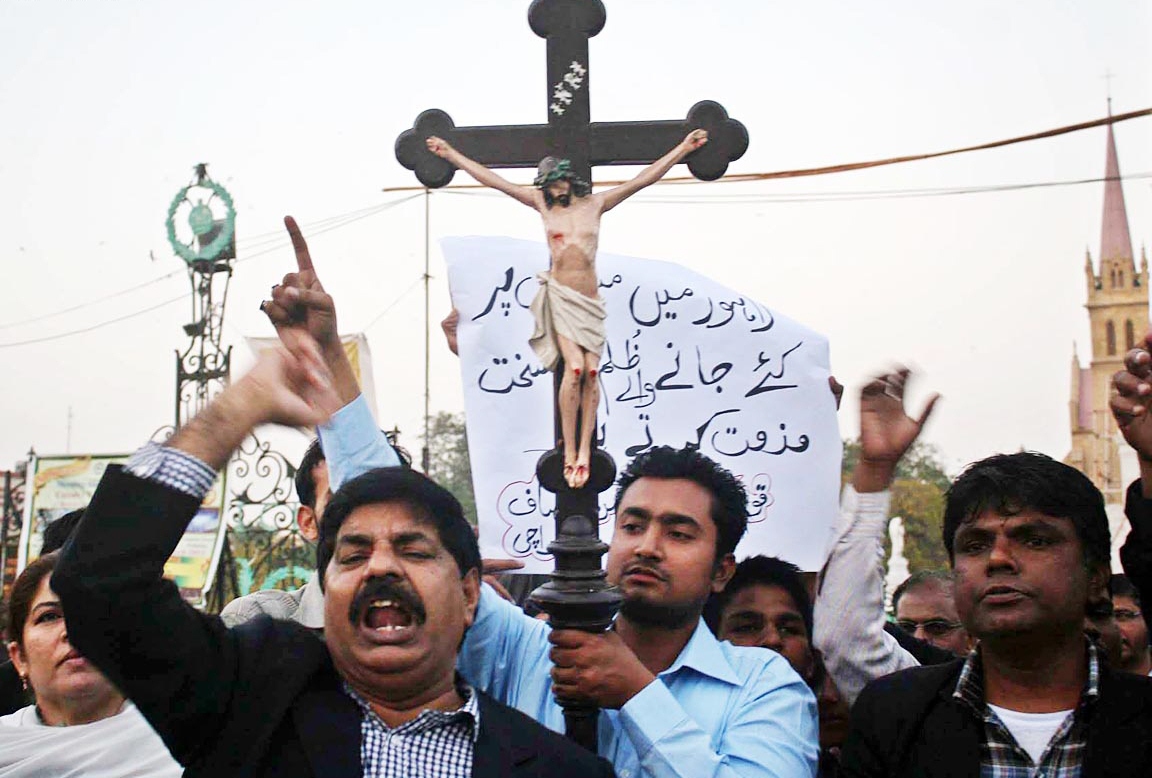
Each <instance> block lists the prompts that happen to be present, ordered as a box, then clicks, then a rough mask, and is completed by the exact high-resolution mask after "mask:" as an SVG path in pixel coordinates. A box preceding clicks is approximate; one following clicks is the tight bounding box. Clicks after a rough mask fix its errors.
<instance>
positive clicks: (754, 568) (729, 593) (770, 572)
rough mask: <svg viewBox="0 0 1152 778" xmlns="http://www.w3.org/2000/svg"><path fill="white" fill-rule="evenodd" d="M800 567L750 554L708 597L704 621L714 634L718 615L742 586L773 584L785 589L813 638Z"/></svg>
mask: <svg viewBox="0 0 1152 778" xmlns="http://www.w3.org/2000/svg"><path fill="white" fill-rule="evenodd" d="M800 576H801V571H800V568H799V567H797V566H796V565H794V564H792V563H791V562H785V561H784V560H783V559H779V558H777V557H774V556H763V555H757V556H750V557H748V558H747V559H745V560H744V561H743V562H741V563H740V564H738V565H736V572H735V573H733V574H732V578H731V580H729V581H728V585H727V586H725V587H724V590H723V591H721V592H718V593H716V594H713V595H712V596H711V597H709V598H708V604H707V605H705V606H704V621H705V623H707V624H708V627H709V628H710V629H711V630H712V632H713V633H715V632H717V631H718V630H719V629H720V617H721V616H723V615H724V609H725V608H727V607H728V604H729V603H730V602H732V598H733V597H735V596H736V595H737V594H739V593H740V592H742V591H744V590H745V589H748V588H751V587H753V586H776V587H779V588H781V589H783V590H784V591H785V592H787V594H788V596H789V597H791V598H792V602H793V603H794V604H795V605H796V609H797V610H798V611H800V618H802V619H803V620H804V629H805V630H807V632H808V637H809V639H811V638H812V598H811V597H809V596H808V587H806V586H805V585H804V579H803V578H801V577H800Z"/></svg>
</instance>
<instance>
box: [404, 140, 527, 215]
mask: <svg viewBox="0 0 1152 778" xmlns="http://www.w3.org/2000/svg"><path fill="white" fill-rule="evenodd" d="M425 144H426V145H427V146H428V150H429V151H431V152H432V153H433V154H435V155H436V156H438V157H440V158H441V159H445V160H447V161H449V162H451V163H452V164H453V165H455V166H456V167H458V168H460V169H461V170H463V171H464V172H465V173H467V174H468V175H470V176H472V177H473V178H475V179H476V180H477V181H479V182H480V183H481V184H483V185H484V186H488V187H491V188H493V189H495V190H496V191H498V192H503V193H504V194H506V195H508V196H509V197H511V198H512V199H514V200H518V201H520V202H522V203H524V204H525V205H527V206H528V207H529V208H535V209H536V210H540V206H539V203H538V202H537V200H536V191H535V190H534V189H532V188H531V187H527V186H520V185H519V184H513V183H512V182H511V181H509V180H508V179H506V178H504V177H503V176H501V175H498V174H496V173H493V172H492V171H491V170H489V169H488V168H486V167H484V166H483V165H481V164H480V163H479V162H477V161H476V160H473V159H469V158H468V157H466V156H464V155H463V154H461V153H460V152H459V151H457V150H456V149H454V148H453V147H452V145H451V144H450V143H448V141H446V140H444V139H443V138H437V137H436V136H435V135H433V136H432V137H430V138H429V139H428V140H426V141H425Z"/></svg>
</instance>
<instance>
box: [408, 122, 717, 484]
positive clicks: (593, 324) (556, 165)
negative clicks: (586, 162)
mask: <svg viewBox="0 0 1152 778" xmlns="http://www.w3.org/2000/svg"><path fill="white" fill-rule="evenodd" d="M426 142H427V145H428V150H429V151H431V152H432V153H433V154H436V155H437V156H439V157H441V158H443V159H445V160H447V161H448V162H451V163H452V164H453V165H455V166H456V167H458V168H460V169H461V170H463V171H464V172H465V173H468V174H469V175H470V176H472V177H473V178H474V179H476V180H477V181H479V182H480V183H481V184H484V185H485V186H489V187H492V188H493V189H496V190H498V191H500V192H503V193H504V194H506V195H508V196H510V197H512V198H514V199H516V200H518V201H520V202H522V203H524V205H527V206H528V207H530V208H535V209H536V211H537V212H539V214H540V216H541V218H542V219H543V221H544V232H545V234H546V235H547V236H548V250H549V253H550V254H551V267H550V268H549V272H547V273H540V274H538V275H537V278H538V279H539V281H540V290H539V291H538V292H537V293H536V297H535V298H534V299H533V300H532V306H531V310H532V315H533V317H534V318H535V320H536V328H535V331H534V332H533V333H532V337H531V338H530V339H529V343H530V344H531V346H532V349H533V350H534V351H535V352H536V356H537V357H539V359H540V362H541V363H542V364H543V365H544V367H546V368H547V369H548V370H552V371H555V369H556V366H557V363H558V362H559V361H560V359H561V358H563V359H564V365H565V369H564V375H563V376H562V378H561V380H560V393H559V397H558V398H557V404H558V406H559V409H560V434H561V436H562V437H563V445H564V480H565V481H566V482H567V483H568V486H570V487H571V488H573V489H579V488H580V487H582V486H584V484H585V483H586V482H587V481H588V475H589V472H588V468H589V465H590V461H591V458H592V432H593V427H594V426H595V423H594V422H595V418H596V408H597V406H599V404H600V382H599V379H598V378H597V374H598V372H599V370H600V354H601V352H602V351H603V349H604V318H605V308H604V300H603V298H601V296H600V290H599V286H598V281H597V278H596V250H597V246H598V245H599V241H600V216H601V215H602V214H603V213H604V212H605V211H610V210H612V209H613V208H615V207H616V206H617V205H619V204H620V203H621V202H622V201H624V200H625V199H626V198H628V197H631V196H632V195H634V194H636V192H638V191H640V190H641V189H643V188H644V187H646V186H650V185H652V184H654V183H656V182H657V181H659V180H660V179H661V178H663V177H664V175H665V174H667V173H668V171H669V170H671V169H672V167H673V166H674V165H676V164H677V163H679V162H681V161H683V160H684V158H685V157H687V156H688V155H689V154H691V153H692V152H693V151H695V150H696V149H698V148H700V147H701V146H703V145H704V144H705V143H707V142H708V133H707V132H706V131H704V130H693V131H692V132H690V133H689V134H688V136H687V137H686V138H684V140H683V141H681V142H680V143H679V144H677V145H676V147H675V148H673V149H672V150H671V151H669V152H668V153H667V154H665V155H664V156H663V157H661V158H660V159H658V160H656V161H655V162H653V163H652V164H651V165H649V166H648V167H646V168H644V170H642V171H641V172H640V174H639V175H637V176H636V177H635V178H633V179H632V180H631V181H628V182H626V183H624V184H621V185H620V186H617V187H613V188H612V189H609V190H608V191H606V192H602V193H599V194H593V193H592V186H591V184H589V183H588V182H587V181H583V180H581V179H580V178H579V177H577V176H576V175H575V174H574V173H573V172H572V171H571V169H570V167H571V166H570V163H569V161H568V160H566V159H557V158H555V157H545V158H544V159H543V160H541V161H540V166H539V168H538V169H537V175H536V180H535V181H534V182H533V186H532V187H526V186H519V185H517V184H513V183H512V182H511V181H508V180H507V179H505V178H503V177H501V176H499V175H497V174H496V173H494V172H492V171H491V170H489V169H488V168H486V167H484V166H483V165H481V164H480V163H478V162H476V161H475V160H472V159H469V158H468V157H466V156H464V155H463V154H461V153H460V152H459V151H457V150H456V149H454V148H452V146H451V145H449V144H448V142H447V141H444V140H442V139H440V138H437V137H435V136H433V137H430V138H428V139H427V141H426ZM577 419H579V429H580V434H579V445H577V433H576V430H577Z"/></svg>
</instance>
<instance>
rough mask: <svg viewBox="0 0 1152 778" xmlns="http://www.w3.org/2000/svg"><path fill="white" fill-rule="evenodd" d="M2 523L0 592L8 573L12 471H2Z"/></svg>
mask: <svg viewBox="0 0 1152 778" xmlns="http://www.w3.org/2000/svg"><path fill="white" fill-rule="evenodd" d="M3 509H4V523H3V526H0V592H2V591H3V589H4V578H5V576H6V575H7V573H8V521H9V519H10V517H11V515H12V511H13V510H14V502H13V500H12V471H11V470H5V471H4V504H3Z"/></svg>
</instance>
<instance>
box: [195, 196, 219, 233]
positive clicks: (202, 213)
mask: <svg viewBox="0 0 1152 778" xmlns="http://www.w3.org/2000/svg"><path fill="white" fill-rule="evenodd" d="M213 221H215V219H214V218H213V216H212V209H211V208H209V207H208V206H207V205H205V204H204V203H203V201H201V202H197V203H196V207H195V208H193V209H192V213H190V214H188V226H189V227H191V228H192V233H193V234H194V235H195V236H196V237H197V238H199V237H200V236H202V235H207V234H208V233H209V232H211V231H212V222H213Z"/></svg>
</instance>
